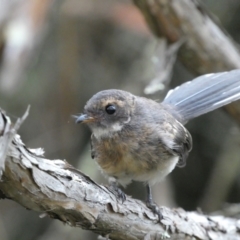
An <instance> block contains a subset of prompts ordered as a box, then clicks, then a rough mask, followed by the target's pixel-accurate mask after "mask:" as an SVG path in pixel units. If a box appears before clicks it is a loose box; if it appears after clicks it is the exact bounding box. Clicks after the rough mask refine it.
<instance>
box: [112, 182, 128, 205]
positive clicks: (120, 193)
mask: <svg viewBox="0 0 240 240" xmlns="http://www.w3.org/2000/svg"><path fill="white" fill-rule="evenodd" d="M109 190H110V191H111V192H112V193H113V194H114V195H115V197H116V198H117V199H118V200H120V201H121V202H122V203H124V202H125V200H126V195H125V193H124V192H123V191H122V189H121V188H119V187H118V186H117V185H116V184H111V185H110V186H109Z"/></svg>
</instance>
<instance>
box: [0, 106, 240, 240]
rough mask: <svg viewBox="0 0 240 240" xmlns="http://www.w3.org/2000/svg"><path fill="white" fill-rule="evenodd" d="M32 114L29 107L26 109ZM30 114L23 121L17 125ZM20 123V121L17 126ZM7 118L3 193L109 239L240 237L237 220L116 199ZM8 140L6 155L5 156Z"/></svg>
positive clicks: (2, 123)
mask: <svg viewBox="0 0 240 240" xmlns="http://www.w3.org/2000/svg"><path fill="white" fill-rule="evenodd" d="M27 112H28V111H27ZM26 116H27V113H26V114H25V115H24V117H22V118H21V119H19V120H18V121H17V122H18V124H17V127H19V126H20V124H21V123H22V122H23V120H24V119H25V117H26ZM15 127H16V124H15ZM15 132H16V129H15V128H14V127H11V122H10V119H9V117H7V116H6V114H5V113H4V111H2V110H1V111H0V143H1V144H0V146H1V148H0V154H1V156H2V159H0V161H1V162H4V160H5V170H4V172H3V175H2V179H1V182H0V191H1V194H0V197H2V198H9V199H12V200H13V201H16V202H18V203H19V204H21V205H22V206H24V207H26V208H27V209H31V210H34V211H38V212H41V213H42V214H41V217H44V216H50V217H51V218H55V219H59V220H60V221H62V222H64V223H67V224H69V225H71V226H74V227H81V228H83V229H88V230H91V231H93V232H95V233H98V234H101V235H103V236H107V237H108V238H109V239H118V240H119V239H124V240H128V239H129V240H132V239H162V237H166V238H170V237H171V239H179V237H182V238H181V239H185V238H187V237H189V236H191V237H195V238H197V239H213V237H215V236H217V239H219V238H224V239H227V238H228V237H232V238H231V239H235V238H236V239H237V238H239V237H240V234H239V229H240V225H239V222H238V221H237V220H236V219H230V218H224V217H221V216H219V217H207V216H204V215H202V214H199V213H197V212H189V213H188V212H185V211H184V210H182V209H173V210H170V209H167V208H163V209H162V213H163V217H164V219H163V220H162V221H161V223H158V222H157V217H156V216H154V215H153V214H152V212H151V211H149V209H148V208H147V207H146V206H145V204H144V203H142V202H141V201H139V200H136V199H132V198H131V197H129V196H127V199H126V201H125V202H124V203H122V202H121V201H118V199H116V197H115V195H114V194H113V193H112V192H111V191H110V190H109V189H108V188H107V187H104V186H101V185H98V184H97V183H95V182H94V181H93V180H91V179H90V178H89V177H88V176H86V175H84V174H83V173H81V172H80V171H79V170H77V169H75V168H73V167H72V166H71V165H69V164H68V163H67V162H66V161H63V160H49V159H46V158H44V156H43V150H42V149H29V148H27V147H26V146H25V145H24V143H23V142H22V141H21V138H20V136H19V135H17V134H15V135H14V137H13V139H12V141H8V140H9V133H15ZM6 144H7V154H6V155H5V157H4V155H3V154H2V151H4V149H5V148H3V147H2V146H5V145H6Z"/></svg>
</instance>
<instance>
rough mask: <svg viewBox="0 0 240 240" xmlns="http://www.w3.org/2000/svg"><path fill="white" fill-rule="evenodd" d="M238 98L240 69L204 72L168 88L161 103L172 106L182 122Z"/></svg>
mask: <svg viewBox="0 0 240 240" xmlns="http://www.w3.org/2000/svg"><path fill="white" fill-rule="evenodd" d="M238 99H240V70H233V71H230V72H222V73H214V74H206V75H203V76H200V77H197V78H196V79H194V80H192V81H190V82H186V83H184V84H182V85H181V86H179V87H177V88H175V89H173V90H170V91H169V92H168V94H167V96H166V97H165V99H164V101H163V104H167V105H171V106H174V109H175V111H177V113H178V114H179V115H180V116H181V119H183V122H184V123H185V122H187V121H189V120H190V119H192V118H195V117H198V116H200V115H202V114H205V113H207V112H210V111H213V110H215V109H217V108H219V107H222V106H224V105H226V104H229V103H231V102H233V101H236V100H238Z"/></svg>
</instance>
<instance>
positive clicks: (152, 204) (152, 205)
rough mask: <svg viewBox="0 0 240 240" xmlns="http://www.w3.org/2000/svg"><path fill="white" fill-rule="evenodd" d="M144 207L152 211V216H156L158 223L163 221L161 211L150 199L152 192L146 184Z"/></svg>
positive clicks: (151, 198)
mask: <svg viewBox="0 0 240 240" xmlns="http://www.w3.org/2000/svg"><path fill="white" fill-rule="evenodd" d="M146 205H147V207H148V208H150V209H151V210H152V212H153V213H154V214H157V216H158V219H159V221H161V220H162V219H163V215H162V213H161V210H160V209H159V207H158V205H157V204H156V203H155V202H154V201H153V197H152V190H151V187H150V186H149V184H147V200H146Z"/></svg>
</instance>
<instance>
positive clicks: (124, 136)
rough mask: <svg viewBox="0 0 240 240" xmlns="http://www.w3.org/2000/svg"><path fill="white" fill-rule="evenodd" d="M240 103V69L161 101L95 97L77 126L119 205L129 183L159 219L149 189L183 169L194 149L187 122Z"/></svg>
mask: <svg viewBox="0 0 240 240" xmlns="http://www.w3.org/2000/svg"><path fill="white" fill-rule="evenodd" d="M238 99H240V70H232V71H228V72H220V73H211V74H205V75H202V76H200V77H197V78H195V79H193V80H192V81H188V82H185V83H183V84H182V85H180V86H178V87H176V88H174V89H172V90H170V91H169V92H168V93H167V95H166V97H165V98H164V100H163V101H162V102H161V103H159V102H157V101H154V100H152V99H149V98H145V97H140V96H135V95H133V94H131V93H130V92H127V91H123V90H118V89H108V90H103V91H100V92H98V93H96V94H95V95H93V96H92V97H91V98H90V99H89V100H88V101H87V103H86V105H85V107H84V111H83V113H82V114H80V115H78V116H76V123H85V124H87V126H88V127H89V128H90V130H91V132H92V135H91V156H92V158H93V159H94V160H95V161H96V163H97V165H98V166H99V167H100V170H101V171H102V173H103V174H104V175H105V176H107V178H108V180H109V184H110V187H111V189H112V190H113V191H114V193H115V195H116V196H117V197H118V198H120V199H121V200H122V201H125V199H126V195H125V193H124V192H123V191H122V190H121V188H120V187H119V186H123V187H125V186H127V185H128V184H129V183H131V182H132V181H139V182H143V183H144V184H145V185H146V188H147V199H146V205H147V207H148V208H150V209H151V210H152V212H153V213H154V214H156V215H157V217H158V219H159V221H161V220H162V218H163V216H162V213H161V210H160V208H159V207H158V205H157V204H156V203H155V202H154V200H153V196H152V191H151V187H152V186H153V185H154V184H155V183H158V182H160V181H161V180H163V179H164V178H165V177H166V176H167V175H168V174H169V173H171V172H172V171H173V169H174V168H175V167H176V166H178V167H183V166H185V164H186V159H187V157H188V155H189V152H190V151H191V149H192V137H191V134H190V133H189V131H188V130H187V129H186V128H185V126H184V125H185V124H186V123H187V122H188V121H189V120H191V119H193V118H196V117H198V116H200V115H203V114H205V113H208V112H210V111H213V110H215V109H217V108H220V107H222V106H224V105H226V104H229V103H231V102H233V101H236V100H238Z"/></svg>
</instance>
